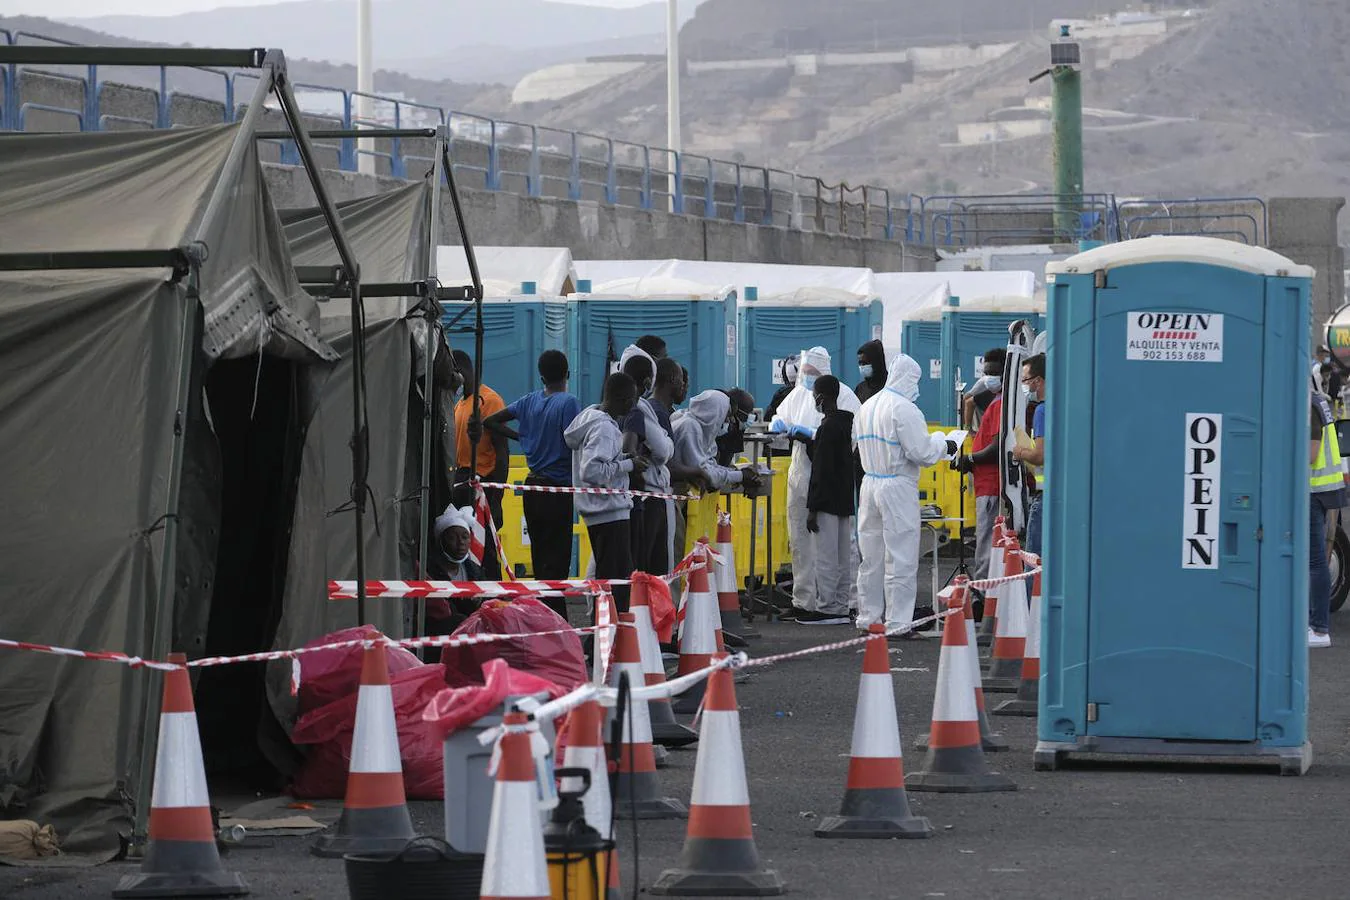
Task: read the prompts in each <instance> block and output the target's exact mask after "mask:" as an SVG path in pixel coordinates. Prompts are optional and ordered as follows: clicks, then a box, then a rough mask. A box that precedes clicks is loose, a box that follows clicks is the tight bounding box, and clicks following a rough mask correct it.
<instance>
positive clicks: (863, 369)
mask: <svg viewBox="0 0 1350 900" xmlns="http://www.w3.org/2000/svg"><path fill="white" fill-rule="evenodd" d="M858 374H859V375H861V376H862V377H863V380H867V379H868V378H871V377H872V367H871V366H858Z"/></svg>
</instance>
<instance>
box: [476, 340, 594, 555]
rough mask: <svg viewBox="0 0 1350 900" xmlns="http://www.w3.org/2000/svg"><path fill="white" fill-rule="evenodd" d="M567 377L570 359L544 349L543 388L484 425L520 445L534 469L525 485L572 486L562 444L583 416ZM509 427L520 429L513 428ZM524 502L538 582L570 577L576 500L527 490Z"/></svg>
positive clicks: (566, 450) (569, 458)
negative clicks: (565, 433) (573, 502)
mask: <svg viewBox="0 0 1350 900" xmlns="http://www.w3.org/2000/svg"><path fill="white" fill-rule="evenodd" d="M567 376H568V367H567V357H566V356H564V355H563V354H562V353H560V352H559V351H557V350H545V351H544V352H543V353H542V354H540V356H539V380H540V381H542V382H543V384H544V389H543V390H542V391H535V392H534V393H532V394H526V395H525V396H524V397H521V398H520V399H519V400H517V401H516V402H515V403H512V404H511V405H510V406H508V407H506V409H504V410H502V411H501V412H498V413H495V414H493V415H491V416H489V417H488V418H487V420H486V421H484V422H483V425H484V426H485V427H487V428H488V429H490V430H492V431H493V432H495V433H497V434H500V435H505V436H506V437H507V438H509V439H510V440H513V441H519V442H520V448H521V449H522V450H524V451H525V460H526V462H527V463H528V464H529V467H530V474H529V476H528V477H527V478H526V479H525V483H526V484H537V485H545V486H548V487H571V486H572V451H571V450H570V449H569V448H568V446H567V444H566V443H564V442H563V431H564V430H566V428H567V426H568V425H571V424H572V420H573V419H575V418H576V417H577V416H578V415H579V414H580V413H581V404H580V402H578V401H577V398H576V397H574V396H572V395H571V394H569V393H567ZM508 422H518V423H519V425H518V427H517V428H516V429H512V428H511V427H510V426H509V425H508V424H507V423H508ZM521 502H522V505H523V506H524V507H525V527H526V528H527V529H528V530H529V534H530V561H531V562H532V563H533V566H534V577H535V578H539V579H546V580H554V579H559V580H560V579H564V578H567V577H568V575H569V574H570V571H569V570H570V569H571V568H572V495H571V494H548V493H543V492H538V491H527V492H526V493H525V495H524V496H523V497H522V498H521Z"/></svg>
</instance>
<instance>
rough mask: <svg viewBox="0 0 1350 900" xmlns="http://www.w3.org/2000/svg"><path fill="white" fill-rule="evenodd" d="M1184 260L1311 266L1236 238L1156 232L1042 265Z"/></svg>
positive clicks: (1246, 267) (1247, 268)
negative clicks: (1153, 234) (1224, 238)
mask: <svg viewBox="0 0 1350 900" xmlns="http://www.w3.org/2000/svg"><path fill="white" fill-rule="evenodd" d="M1163 262H1188V263H1199V264H1201V265H1207V266H1220V267H1223V268H1226V269H1237V270H1239V271H1242V272H1250V273H1252V274H1253V275H1271V276H1287V277H1292V278H1312V277H1313V274H1314V270H1313V267H1312V266H1304V265H1299V264H1298V263H1296V262H1294V261H1293V260H1291V259H1288V258H1287V257H1284V256H1281V255H1280V254H1278V253H1276V252H1275V251H1274V250H1268V249H1266V248H1265V247H1253V246H1250V245H1249V244H1241V243H1238V242H1237V241H1226V240H1223V239H1222V238H1212V237H1199V236H1194V235H1158V236H1155V237H1145V238H1138V239H1136V240H1132V241H1121V242H1120V243H1118V244H1105V245H1103V246H1101V247H1096V248H1094V249H1092V250H1088V251H1087V252H1085V253H1079V254H1078V255H1077V256H1071V257H1069V258H1068V259H1065V260H1061V261H1059V262H1053V263H1050V264H1049V265H1048V266H1046V267H1045V271H1046V274H1048V275H1060V274H1074V273H1077V272H1096V271H1098V270H1110V269H1120V268H1123V267H1125V266H1138V265H1144V264H1146V263H1163Z"/></svg>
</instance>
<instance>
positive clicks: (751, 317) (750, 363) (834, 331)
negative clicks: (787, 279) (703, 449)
mask: <svg viewBox="0 0 1350 900" xmlns="http://www.w3.org/2000/svg"><path fill="white" fill-rule="evenodd" d="M745 294H746V296H745V299H744V300H742V301H741V302H740V304H739V306H738V309H737V316H738V317H739V319H740V336H741V340H740V376H739V384H740V386H741V387H744V388H745V389H746V390H748V391H750V393H752V394H754V395H755V403H756V404H757V405H758V406H760V407H761V408H765V407H767V406H768V405H769V399H770V398H771V397H773V395H774V393H775V392H776V391H777V390H778V388H779V387H780V386H781V384H782V374H781V373H782V362H783V360H784V359H786V358H787V357H789V356H792V355H794V354H797V353H800V352H801V351H802V350H805V349H809V348H811V347H816V346H820V347H824V348H825V349H826V350H828V351H829V353H830V370H831V371H832V372H833V373H834V375H835V376H836V377H837V378H838V379H839V380H840V381H841V382H843V383H844V384H846V385H848V386H849V387H850V388H851V387H853V386H854V385H855V384H857V383H858V382H859V381H861V380H862V376H861V375H860V374H859V373H858V347H860V346H862V345H863V344H865V343H867V342H868V341H870V340H873V339H874V338H875V339H878V340H879V339H880V338H881V315H882V306H881V301H880V300H877V299H875V298H872V297H865V296H862V295H859V294H851V293H848V292H846V291H840V290H833V289H827V288H804V289H802V290H799V291H795V292H794V293H792V294H786V295H779V296H775V297H767V298H764V299H759V294H758V290H757V289H755V288H753V287H751V288H746V291H745Z"/></svg>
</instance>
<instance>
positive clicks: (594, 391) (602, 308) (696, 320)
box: [566, 282, 736, 406]
mask: <svg viewBox="0 0 1350 900" xmlns="http://www.w3.org/2000/svg"><path fill="white" fill-rule="evenodd" d="M580 286H581V287H583V288H584V287H586V286H587V285H586V284H585V283H584V282H583V284H582V285H580ZM662 286H663V287H675V286H676V285H674V284H670V285H662ZM645 334H654V335H657V336H659V337H661V338H663V339H664V340H665V342H666V354H667V355H668V356H669V357H670V358H672V359H674V360H676V361H677V362H679V363H680V365H682V366H684V367H685V368H686V369H688V370H689V394H690V396H693V395H694V394H696V393H698V392H700V391H705V390H711V389H715V388H725V387H731V384H730V379H731V378H732V377H733V376H734V374H735V357H736V294H735V292H734V291H731V290H721V291H717V292H716V293H687V294H686V293H661V292H654V293H652V294H650V295H647V296H640V295H637V294H636V292H634V293H629V294H618V293H604V294H599V293H596V294H592V293H577V294H573V295H572V296H571V297H569V298H568V303H567V349H566V353H567V357H568V360H569V361H570V362H571V367H572V393H574V394H576V395H577V398H578V399H579V400H580V401H581V405H582V406H589V405H590V404H593V403H599V402H600V395H601V391H602V390H603V388H604V382H605V378H606V376H607V375H608V374H609V369H608V368H607V366H606V363H607V362H617V361H618V359H619V357H620V355H622V353H623V351H624V348H625V347H627V346H628V345H629V344H631V343H633V342H634V341H636V340H637V339H638V338H640V337H642V336H643V335H645Z"/></svg>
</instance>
